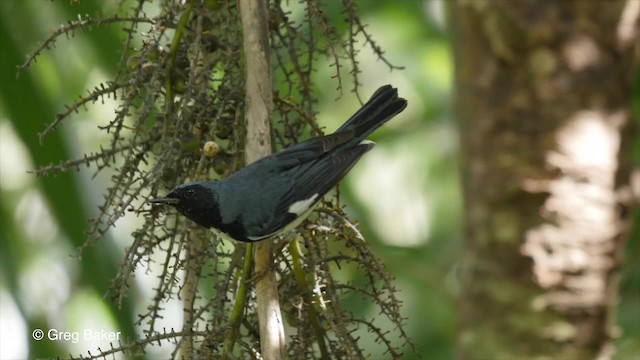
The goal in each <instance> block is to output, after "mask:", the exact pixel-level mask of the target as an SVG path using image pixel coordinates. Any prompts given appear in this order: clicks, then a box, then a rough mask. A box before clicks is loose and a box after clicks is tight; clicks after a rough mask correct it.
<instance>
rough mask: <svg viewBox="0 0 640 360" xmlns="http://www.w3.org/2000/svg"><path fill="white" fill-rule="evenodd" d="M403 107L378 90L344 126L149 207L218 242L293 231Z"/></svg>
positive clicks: (392, 92)
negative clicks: (171, 213) (163, 208)
mask: <svg viewBox="0 0 640 360" xmlns="http://www.w3.org/2000/svg"><path fill="white" fill-rule="evenodd" d="M406 107H407V101H406V100H405V99H403V98H400V97H398V90H397V89H396V88H393V87H392V86H391V85H385V86H382V87H380V88H379V89H378V90H376V91H375V93H374V94H373V95H372V96H371V98H370V99H369V100H368V101H367V102H366V103H365V104H364V105H363V106H362V107H361V108H360V109H359V110H358V111H356V113H355V114H354V115H353V116H351V117H350V118H349V119H348V120H347V121H346V122H345V123H344V124H343V125H342V126H340V127H339V128H338V129H337V130H336V131H335V132H333V133H332V134H329V135H322V136H318V137H314V138H311V139H309V140H306V141H304V142H301V143H298V144H296V145H293V146H290V147H287V148H285V149H282V150H280V151H278V152H275V153H273V154H271V155H269V156H267V157H264V158H262V159H260V160H257V161H255V162H253V163H251V164H249V165H247V166H245V167H244V168H242V169H240V170H238V171H237V172H235V173H234V174H232V175H231V176H229V177H228V178H226V179H224V180H217V181H197V182H189V183H186V184H182V185H179V186H177V187H175V188H174V189H172V190H171V191H170V192H169V193H168V194H167V195H166V196H165V197H162V198H155V199H150V200H149V203H151V204H153V205H169V206H172V207H174V208H175V209H176V210H177V211H178V212H180V213H181V214H182V215H184V216H186V217H187V218H189V219H190V220H192V221H194V222H195V223H197V224H198V225H201V226H203V227H205V228H209V229H211V230H212V231H213V232H214V233H215V234H217V235H218V236H220V237H222V238H225V239H232V240H236V241H242V242H255V241H260V240H265V239H269V238H271V237H274V236H277V235H282V234H285V233H287V232H288V231H291V230H293V229H294V228H295V227H296V226H298V225H300V223H302V221H303V220H304V219H306V218H307V216H309V214H310V213H311V212H312V211H313V209H314V207H315V206H316V205H317V204H318V203H319V202H320V200H321V199H322V198H323V196H324V195H326V194H327V193H328V192H329V191H330V190H331V189H332V188H333V187H335V186H336V185H337V184H338V182H339V181H340V180H342V178H343V177H344V176H345V175H346V174H347V173H348V172H349V171H350V170H351V168H353V166H354V165H355V164H356V162H358V160H360V158H361V157H362V155H364V154H365V153H366V152H368V151H369V150H371V148H373V146H374V145H375V144H374V143H373V142H372V141H369V140H366V137H367V136H369V134H371V133H372V132H374V131H375V130H376V129H378V128H379V127H380V126H382V125H383V124H384V123H386V122H387V121H389V120H391V119H392V118H393V117H394V116H396V115H397V114H399V113H400V112H402V111H403V110H404V109H405V108H406Z"/></svg>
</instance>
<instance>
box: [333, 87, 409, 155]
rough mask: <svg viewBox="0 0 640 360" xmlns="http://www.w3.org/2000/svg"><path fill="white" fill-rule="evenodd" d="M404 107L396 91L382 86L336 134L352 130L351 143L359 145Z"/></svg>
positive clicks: (403, 101) (405, 102)
mask: <svg viewBox="0 0 640 360" xmlns="http://www.w3.org/2000/svg"><path fill="white" fill-rule="evenodd" d="M406 107H407V100H405V99H403V98H399V97H398V90H397V89H395V88H393V87H391V85H385V86H382V87H380V88H379V89H378V90H376V92H375V93H374V94H373V95H372V96H371V98H370V99H369V101H367V102H366V103H365V104H364V105H363V106H362V107H361V108H360V110H358V111H357V112H356V113H355V114H353V116H351V117H350V118H349V120H347V121H346V122H345V123H344V124H342V126H340V127H339V128H338V130H336V133H338V132H341V131H351V130H353V131H354V139H353V140H352V141H353V142H356V143H359V142H360V141H362V140H364V139H365V138H366V137H367V136H369V134H371V133H372V132H374V131H375V130H376V129H377V128H379V127H380V126H382V125H383V124H384V123H386V122H387V121H389V120H390V119H391V118H393V117H394V116H396V115H398V114H399V113H400V112H401V111H402V110H404V108H406ZM349 143H352V142H351V141H350V142H349Z"/></svg>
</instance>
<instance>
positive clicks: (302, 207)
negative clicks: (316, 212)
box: [287, 194, 318, 216]
mask: <svg viewBox="0 0 640 360" xmlns="http://www.w3.org/2000/svg"><path fill="white" fill-rule="evenodd" d="M317 198H318V194H314V195H313V196H312V197H310V198H308V199H306V200H300V201H296V202H294V203H293V204H291V206H289V210H287V211H288V212H289V214H294V215H295V216H300V215H302V214H304V213H306V212H307V211H308V210H309V208H311V207H312V206H313V204H314V203H315V202H316V199H317Z"/></svg>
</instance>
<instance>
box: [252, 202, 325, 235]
mask: <svg viewBox="0 0 640 360" xmlns="http://www.w3.org/2000/svg"><path fill="white" fill-rule="evenodd" d="M318 195H319V194H314V195H313V196H312V197H310V198H308V199H306V200H300V201H296V202H294V203H293V204H291V206H289V210H287V212H288V213H290V214H294V215H295V216H296V218H295V219H294V220H293V221H292V222H290V223H288V224H287V225H285V226H284V227H283V228H282V229H280V230H277V231H275V232H273V233H271V234H268V235H263V236H247V239H249V240H251V241H259V240H263V239H267V238H270V237H272V236H275V235H281V234H284V233H286V232H289V231H291V230H293V229H294V228H295V227H296V226H298V225H300V224H301V223H302V222H303V221H304V219H306V218H307V216H309V214H311V211H313V208H314V207H315V205H316V199H317V198H318Z"/></svg>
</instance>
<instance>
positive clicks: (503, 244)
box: [452, 0, 640, 359]
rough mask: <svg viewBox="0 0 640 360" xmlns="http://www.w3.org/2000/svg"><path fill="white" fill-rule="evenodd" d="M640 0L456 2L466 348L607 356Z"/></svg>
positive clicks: (462, 348)
mask: <svg viewBox="0 0 640 360" xmlns="http://www.w3.org/2000/svg"><path fill="white" fill-rule="evenodd" d="M639 13H640V1H607V2H604V1H565V2H558V1H497V0H492V1H462V0H460V1H456V2H455V3H454V4H453V6H452V17H453V32H454V36H455V39H454V42H453V47H454V53H455V59H456V71H457V73H456V87H457V89H456V90H457V103H456V111H457V117H458V119H459V121H460V124H461V134H462V135H461V136H462V159H463V161H462V174H463V178H464V199H465V209H466V215H465V223H466V247H465V255H464V258H463V267H462V272H461V281H462V288H463V290H462V294H461V300H460V310H461V311H460V319H461V320H460V323H461V324H460V326H461V328H460V333H459V334H460V335H459V341H458V351H459V357H460V358H462V359H512V358H521V359H522V358H540V357H545V358H546V357H548V358H556V359H596V358H598V359H607V358H610V357H611V355H612V354H613V350H614V348H613V344H612V341H611V340H612V337H613V336H615V331H614V326H613V319H614V315H615V310H616V303H617V298H616V296H617V292H618V272H619V267H620V266H621V261H622V259H621V257H622V254H623V249H624V246H625V242H626V236H627V235H628V227H629V222H630V211H629V209H630V207H631V205H632V204H633V202H634V197H633V195H632V189H631V187H630V184H631V181H630V178H631V162H630V155H631V139H632V137H633V131H632V129H631V128H632V126H633V125H634V124H633V121H631V119H630V118H631V116H630V111H629V109H630V98H631V90H632V86H631V84H632V79H633V70H634V68H635V67H637V52H636V53H634V51H635V50H634V47H637V39H638V17H639Z"/></svg>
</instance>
